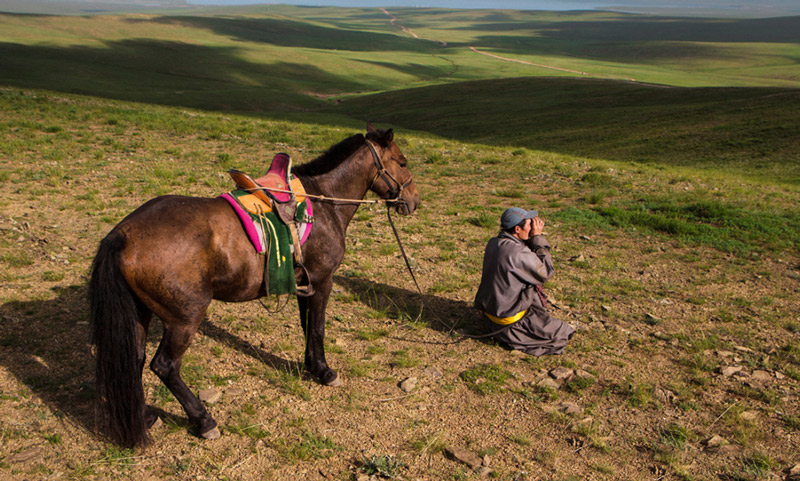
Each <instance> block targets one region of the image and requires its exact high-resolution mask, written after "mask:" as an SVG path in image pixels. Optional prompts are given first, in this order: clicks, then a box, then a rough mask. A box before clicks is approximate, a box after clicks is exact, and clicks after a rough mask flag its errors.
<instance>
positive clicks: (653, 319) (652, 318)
mask: <svg viewBox="0 0 800 481" xmlns="http://www.w3.org/2000/svg"><path fill="white" fill-rule="evenodd" d="M645 318H646V319H647V320H648V321H649V322H652V323H658V322H661V319H659V318H658V317H656V316H654V315H653V314H651V313H649V312H648V313H647V315H646V316H645Z"/></svg>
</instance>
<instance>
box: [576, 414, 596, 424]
mask: <svg viewBox="0 0 800 481" xmlns="http://www.w3.org/2000/svg"><path fill="white" fill-rule="evenodd" d="M593 422H594V417H592V416H586V417H585V418H583V419H581V420H580V421H578V424H582V425H584V426H586V425H589V424H592V423H593Z"/></svg>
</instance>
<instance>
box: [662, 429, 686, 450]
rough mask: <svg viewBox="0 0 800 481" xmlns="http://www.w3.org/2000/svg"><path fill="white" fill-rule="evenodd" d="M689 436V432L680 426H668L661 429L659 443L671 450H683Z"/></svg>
mask: <svg viewBox="0 0 800 481" xmlns="http://www.w3.org/2000/svg"><path fill="white" fill-rule="evenodd" d="M690 435H691V433H690V431H689V430H688V429H686V428H685V427H683V426H681V425H680V424H675V423H673V424H670V425H669V426H667V427H665V428H663V429H661V442H662V443H664V444H666V445H667V446H669V447H671V448H673V449H683V448H684V447H686V442H687V441H688V440H689V436H690Z"/></svg>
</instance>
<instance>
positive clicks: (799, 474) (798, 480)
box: [786, 464, 800, 481]
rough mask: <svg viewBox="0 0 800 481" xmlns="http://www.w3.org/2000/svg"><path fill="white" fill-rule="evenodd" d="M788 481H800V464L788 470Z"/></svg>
mask: <svg viewBox="0 0 800 481" xmlns="http://www.w3.org/2000/svg"><path fill="white" fill-rule="evenodd" d="M786 481H800V464H795V465H794V466H792V467H791V468H787V469H786Z"/></svg>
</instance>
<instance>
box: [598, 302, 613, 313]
mask: <svg viewBox="0 0 800 481" xmlns="http://www.w3.org/2000/svg"><path fill="white" fill-rule="evenodd" d="M600 309H602V310H603V312H608V311H610V310H611V308H610V307H608V306H606V305H605V304H603V305H602V306H600Z"/></svg>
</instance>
